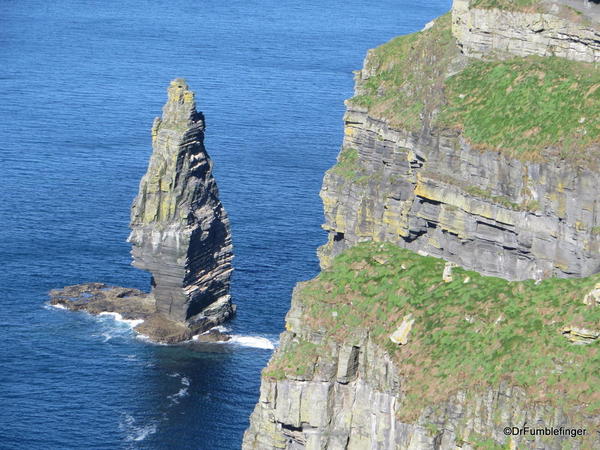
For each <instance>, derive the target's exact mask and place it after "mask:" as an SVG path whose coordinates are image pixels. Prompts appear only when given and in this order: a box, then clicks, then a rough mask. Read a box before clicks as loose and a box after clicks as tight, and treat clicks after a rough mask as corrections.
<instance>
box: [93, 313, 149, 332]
mask: <svg viewBox="0 0 600 450" xmlns="http://www.w3.org/2000/svg"><path fill="white" fill-rule="evenodd" d="M98 315H99V316H110V317H112V318H113V319H114V320H115V321H117V322H122V323H125V324H127V325H129V326H130V327H131V328H135V327H137V326H138V325H139V324H140V323H143V322H144V320H143V319H135V320H132V319H123V316H122V315H121V314H119V313H117V312H106V311H105V312H101V313H100V314H98Z"/></svg>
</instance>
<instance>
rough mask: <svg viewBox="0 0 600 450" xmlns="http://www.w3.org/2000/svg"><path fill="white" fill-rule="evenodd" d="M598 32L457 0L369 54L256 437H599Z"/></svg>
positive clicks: (460, 442)
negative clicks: (320, 241)
mask: <svg viewBox="0 0 600 450" xmlns="http://www.w3.org/2000/svg"><path fill="white" fill-rule="evenodd" d="M480 16H481V17H480ZM473 21H475V22H473ZM540 21H541V22H540ZM473 23H475V25H476V26H475V25H473ZM533 23H537V24H539V23H542V24H543V26H541V27H537V28H535V27H532V25H531V24H533ZM534 28H535V29H534ZM532 33H535V36H537V37H535V38H532V37H531V34H532ZM597 36H598V23H597V22H595V21H594V20H593V19H592V18H590V17H588V16H585V17H584V16H581V15H580V14H577V12H576V11H573V10H571V9H570V8H567V7H565V6H564V5H562V2H560V3H559V2H535V1H518V2H509V1H504V0H500V1H496V2H492V1H484V0H475V1H471V2H466V1H455V4H454V7H453V11H452V12H451V14H448V15H445V16H442V17H441V18H438V19H437V20H436V21H435V22H434V23H432V24H428V25H427V26H426V27H425V29H424V30H423V31H421V32H419V33H415V34H413V35H408V36H403V37H400V38H396V39H394V40H392V41H390V42H389V43H387V44H384V45H383V46H381V47H379V48H377V49H374V50H371V51H369V53H368V55H367V58H366V59H365V63H364V67H363V68H362V70H361V71H359V72H357V75H356V88H355V96H354V97H353V98H352V99H350V100H349V101H347V103H346V105H347V112H346V115H345V117H344V122H345V133H344V142H343V145H342V150H341V152H340V155H339V157H338V162H337V164H336V165H335V166H334V167H333V168H332V169H330V170H329V171H328V172H327V173H326V175H325V177H324V181H323V188H322V191H321V197H322V199H323V204H324V210H325V224H324V228H325V230H326V231H327V232H328V236H329V238H328V242H327V243H326V244H325V245H324V246H323V247H321V248H320V249H319V252H318V253H319V257H320V261H321V266H322V269H323V271H322V273H321V274H320V275H319V276H318V277H317V278H316V279H314V280H311V281H309V282H306V283H300V284H298V286H297V287H296V289H295V291H294V295H293V298H292V306H291V309H290V312H289V313H288V315H287V318H286V331H285V332H284V333H283V334H282V337H281V346H280V348H279V349H278V350H277V351H276V352H275V354H274V356H273V358H272V359H271V361H270V363H269V366H268V367H267V368H266V369H265V370H264V371H263V376H262V385H261V394H260V399H259V402H258V404H257V406H256V408H255V410H254V413H253V415H252V417H251V421H250V428H249V429H248V430H247V432H246V434H245V436H244V448H245V449H274V448H286V449H300V448H310V449H324V448H328V449H364V448H370V449H375V448H376V449H396V448H398V449H424V448H440V449H446V448H464V449H474V448H544V449H546V448H548V449H554V448H556V449H559V448H582V449H583V448H585V449H587V448H590V449H591V448H597V447H598V446H600V440H599V439H600V436H598V434H597V433H596V430H597V429H598V426H599V425H600V403H599V400H600V392H599V391H598V386H600V379H599V378H598V371H597V368H598V367H599V365H598V364H599V362H600V361H598V345H599V344H598V343H599V342H600V339H598V337H599V336H600V307H599V303H598V298H599V294H600V289H599V287H600V284H598V283H599V282H600V278H598V275H595V274H596V273H597V272H598V271H599V269H600V256H599V255H600V252H599V250H600V249H599V244H600V241H599V237H600V232H599V231H598V230H599V229H600V215H599V214H600V212H599V211H600V209H599V206H600V205H598V201H597V198H598V194H599V193H600V191H599V189H600V188H599V186H600V185H599V183H598V181H600V179H599V177H600V169H599V167H598V165H597V156H598V151H599V150H600V147H599V143H600V130H599V122H598V120H599V119H598V117H599V115H598V112H599V111H600V107H599V105H600V90H599V89H598V86H600V76H599V73H598V70H597V66H596V64H597V58H598V47H597V44H598V39H597ZM525 426H527V427H529V428H536V429H542V428H544V429H545V428H548V429H550V428H552V427H554V429H557V430H560V429H561V427H562V429H563V430H565V429H568V430H577V429H582V430H583V429H585V430H586V431H585V434H580V435H577V436H571V435H570V434H568V433H567V432H565V433H563V435H536V436H532V435H531V434H527V433H525V434H520V435H516V434H514V433H513V431H512V430H513V427H515V428H518V429H523V427H525ZM506 427H510V430H511V431H510V433H508V434H507V433H505V432H504V429H505V428H506ZM569 432H571V433H577V431H574V432H572V431H569Z"/></svg>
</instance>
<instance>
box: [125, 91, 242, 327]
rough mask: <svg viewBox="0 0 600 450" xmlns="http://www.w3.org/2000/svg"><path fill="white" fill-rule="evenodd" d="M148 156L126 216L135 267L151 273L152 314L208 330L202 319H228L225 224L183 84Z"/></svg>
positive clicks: (159, 122) (199, 118)
mask: <svg viewBox="0 0 600 450" xmlns="http://www.w3.org/2000/svg"><path fill="white" fill-rule="evenodd" d="M168 95H169V98H168V101H167V103H166V104H165V106H164V108H163V116H162V118H156V119H155V120H154V124H153V126H152V147H153V152H152V156H151V158H150V163H149V165H148V171H147V172H146V174H145V175H144V177H143V178H142V180H141V182H140V188H139V192H138V195H137V197H136V199H135V201H134V203H133V206H132V209H131V229H132V231H131V235H130V236H129V241H130V242H131V244H132V247H133V248H132V252H131V253H132V256H133V265H134V266H136V267H138V268H140V269H143V270H147V271H149V272H150V273H151V274H152V294H153V295H154V297H155V299H156V310H157V312H159V313H162V314H165V315H166V316H168V317H169V318H171V319H173V320H176V321H180V322H187V323H188V324H190V325H191V326H192V327H195V328H199V329H201V328H205V325H204V322H206V318H205V316H206V312H207V310H209V311H211V310H213V309H214V308H215V307H216V306H219V307H221V309H223V310H224V311H226V310H229V311H230V312H231V310H232V309H231V302H230V297H229V284H230V277H231V272H232V266H231V260H232V258H233V252H232V244H231V233H230V227H229V218H228V217H227V213H226V212H225V209H224V208H223V205H222V204H221V202H220V200H219V193H218V189H217V185H216V183H215V180H214V178H213V176H212V170H211V166H212V163H211V161H210V159H209V157H208V154H207V153H206V150H205V148H204V129H205V124H204V116H203V115H202V114H201V113H198V112H197V111H196V104H195V101H194V93H193V92H192V91H191V90H190V89H189V87H188V85H187V84H186V83H185V81H184V80H181V79H177V80H174V81H173V82H171V85H170V86H169V89H168Z"/></svg>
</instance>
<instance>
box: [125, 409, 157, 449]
mask: <svg viewBox="0 0 600 450" xmlns="http://www.w3.org/2000/svg"><path fill="white" fill-rule="evenodd" d="M119 430H121V431H123V432H124V433H126V436H125V440H126V441H138V442H139V441H143V440H144V439H146V438H147V437H148V436H150V435H151V434H154V433H156V423H149V424H146V425H136V420H135V418H134V417H133V416H132V415H131V414H124V415H123V417H122V419H121V421H120V423H119Z"/></svg>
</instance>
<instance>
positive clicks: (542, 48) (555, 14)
mask: <svg viewBox="0 0 600 450" xmlns="http://www.w3.org/2000/svg"><path fill="white" fill-rule="evenodd" d="M472 3H474V2H473V0H454V3H453V13H452V27H453V33H454V35H455V36H456V38H457V40H458V43H459V45H460V46H461V48H462V50H463V52H464V53H465V54H466V55H467V56H470V57H476V58H486V57H487V58H489V57H494V58H499V57H500V58H506V57H510V56H530V55H539V56H558V57H561V58H566V59H571V60H574V61H585V62H592V63H597V62H600V27H598V23H597V22H595V21H594V20H593V18H588V17H587V16H585V15H580V14H578V13H576V12H574V11H570V10H569V9H568V8H566V7H564V6H563V5H561V4H560V3H563V2H539V3H540V5H539V6H538V8H537V10H535V11H529V12H524V11H509V10H502V9H488V8H485V9H484V8H478V7H472V6H471V4H472ZM579 3H582V4H583V3H584V2H579ZM582 6H583V5H582ZM588 7H589V8H594V11H595V12H596V14H598V13H600V6H598V5H595V4H593V3H592V4H589V5H588ZM567 15H570V16H578V15H579V17H578V20H577V21H573V20H569V18H568V17H565V16H567Z"/></svg>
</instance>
